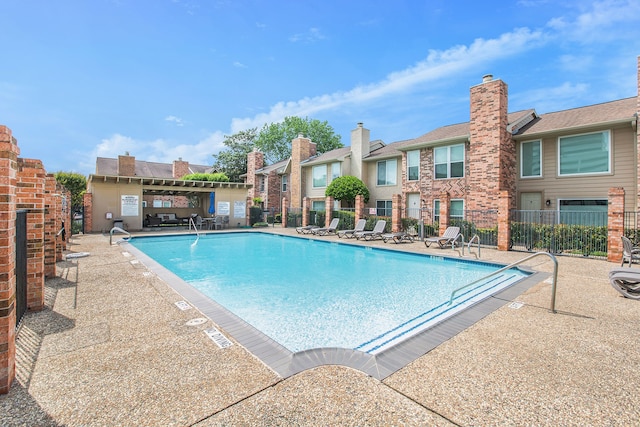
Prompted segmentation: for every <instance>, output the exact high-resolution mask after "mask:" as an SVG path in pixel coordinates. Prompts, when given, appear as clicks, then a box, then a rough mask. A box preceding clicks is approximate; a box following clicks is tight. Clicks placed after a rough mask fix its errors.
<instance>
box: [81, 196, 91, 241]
mask: <svg viewBox="0 0 640 427" xmlns="http://www.w3.org/2000/svg"><path fill="white" fill-rule="evenodd" d="M82 204H83V206H84V208H83V213H82V217H83V219H82V220H83V221H84V229H83V230H82V232H83V233H90V232H91V231H93V194H91V193H84V196H82Z"/></svg>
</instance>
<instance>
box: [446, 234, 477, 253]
mask: <svg viewBox="0 0 640 427" xmlns="http://www.w3.org/2000/svg"><path fill="white" fill-rule="evenodd" d="M458 239H460V242H461V243H462V245H461V247H462V252H461V251H460V250H458V249H456V243H457V242H458ZM476 240H477V241H478V253H475V252H473V251H472V250H471V244H472V243H473V242H474V241H476ZM464 246H465V243H464V236H463V235H462V233H458V235H457V236H456V238H455V239H453V241H452V242H451V249H452V250H454V251H456V252H457V253H458V256H460V257H463V256H464ZM467 249H468V250H469V253H470V254H472V255H473V256H475V257H476V259H479V258H480V236H478V235H477V234H475V235H474V236H473V237H472V238H471V240H469V243H467Z"/></svg>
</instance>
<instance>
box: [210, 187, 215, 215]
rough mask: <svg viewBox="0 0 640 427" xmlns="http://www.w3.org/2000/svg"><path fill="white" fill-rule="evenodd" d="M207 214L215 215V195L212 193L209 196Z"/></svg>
mask: <svg viewBox="0 0 640 427" xmlns="http://www.w3.org/2000/svg"><path fill="white" fill-rule="evenodd" d="M209 213H210V214H211V215H213V214H214V213H216V193H215V192H213V191H212V192H211V193H210V194H209Z"/></svg>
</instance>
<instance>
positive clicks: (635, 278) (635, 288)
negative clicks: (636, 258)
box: [609, 268, 640, 300]
mask: <svg viewBox="0 0 640 427" xmlns="http://www.w3.org/2000/svg"><path fill="white" fill-rule="evenodd" d="M609 283H611V286H612V287H613V289H615V290H616V291H618V292H620V293H621V294H622V295H623V296H624V297H625V298H629V299H633V300H640V269H636V268H625V269H617V270H612V271H611V272H609Z"/></svg>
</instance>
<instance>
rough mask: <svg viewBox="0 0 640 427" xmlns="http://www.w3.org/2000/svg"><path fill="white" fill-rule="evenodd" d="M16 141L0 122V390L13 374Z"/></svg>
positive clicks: (12, 377) (5, 391)
mask: <svg viewBox="0 0 640 427" xmlns="http://www.w3.org/2000/svg"><path fill="white" fill-rule="evenodd" d="M18 154H20V150H19V149H18V144H17V141H16V140H15V138H13V136H12V134H11V130H10V129H9V128H7V127H6V126H0V176H1V177H2V179H0V200H1V201H2V203H0V230H2V236H0V393H2V394H5V393H8V392H9V386H10V385H11V382H12V381H13V379H14V377H15V354H16V347H15V330H16V311H15V310H16V301H15V296H16V290H15V288H16V275H15V249H16V248H15V236H16V174H17V158H18Z"/></svg>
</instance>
